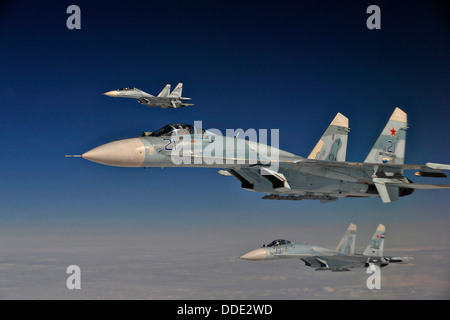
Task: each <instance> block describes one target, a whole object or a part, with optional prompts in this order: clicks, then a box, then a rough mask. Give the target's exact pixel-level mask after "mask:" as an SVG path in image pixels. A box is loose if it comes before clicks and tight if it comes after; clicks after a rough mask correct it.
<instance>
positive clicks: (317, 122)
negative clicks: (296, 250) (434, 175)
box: [0, 1, 450, 225]
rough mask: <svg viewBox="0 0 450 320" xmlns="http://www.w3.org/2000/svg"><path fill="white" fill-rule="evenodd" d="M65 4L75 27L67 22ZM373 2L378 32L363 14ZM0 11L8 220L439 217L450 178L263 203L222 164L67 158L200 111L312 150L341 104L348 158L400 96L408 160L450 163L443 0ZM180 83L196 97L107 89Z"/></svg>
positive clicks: (14, 7)
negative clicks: (363, 193)
mask: <svg viewBox="0 0 450 320" xmlns="http://www.w3.org/2000/svg"><path fill="white" fill-rule="evenodd" d="M71 4H77V5H78V6H79V7H80V8H81V27H82V29H81V30H68V29H67V28H66V19H67V18H68V17H69V15H68V14H66V8H67V7H68V6H69V5H71ZM371 4H377V5H379V6H380V8H381V27H382V29H381V30H368V29H367V28H366V19H367V18H368V16H369V15H368V14H366V8H367V7H368V6H369V5H371ZM0 10H1V12H0V43H1V50H0V66H1V73H0V83H1V86H2V89H1V91H0V92H1V93H0V97H1V108H0V119H1V122H2V125H1V126H0V136H1V138H0V148H1V150H2V157H1V159H0V165H1V168H2V169H1V184H0V192H1V195H2V196H1V198H0V210H1V216H0V219H3V222H2V223H3V224H6V225H7V224H8V223H24V224H36V223H43V224H67V223H85V224H89V223H92V222H93V221H104V222H105V223H118V224H127V223H129V224H141V223H148V224H153V223H157V224H165V225H170V224H171V223H174V221H177V222H176V224H178V225H187V224H202V223H206V224H224V223H227V224H242V223H247V224H251V223H255V222H256V221H258V223H274V222H279V223H284V222H287V223H289V222H295V223H303V222H304V223H317V222H323V221H328V220H329V219H333V220H334V221H339V222H342V223H345V224H346V223H347V222H348V221H349V220H352V221H353V222H358V221H355V220H358V219H359V221H363V222H367V223H370V222H372V220H373V221H375V222H383V223H388V222H389V221H385V220H386V219H388V220H390V221H397V222H398V221H403V220H404V219H405V217H408V219H416V220H427V219H432V218H433V217H430V216H429V211H430V203H432V204H433V213H434V214H435V218H436V219H447V218H446V217H447V213H448V195H449V193H448V191H445V190H444V191H417V192H416V193H415V194H414V195H413V196H411V197H408V198H403V199H401V200H400V201H398V202H397V203H393V204H389V205H382V203H381V201H380V200H379V199H369V200H347V199H344V200H339V201H338V202H336V203H332V204H328V205H322V204H319V203H318V202H287V201H283V202H280V201H272V202H271V201H263V200H261V199H260V198H261V196H262V194H257V193H251V192H247V191H244V190H241V189H240V185H239V183H238V182H237V181H236V180H235V179H233V178H225V177H222V176H220V175H218V174H217V173H216V170H215V169H188V168H173V169H170V168H166V169H164V170H161V169H159V168H152V169H146V170H144V169H137V168H114V167H107V166H102V165H99V164H94V163H91V162H88V161H85V160H83V159H66V158H64V155H65V154H80V153H83V152H85V151H87V150H89V149H91V148H93V147H95V146H98V145H100V144H103V143H106V142H109V141H112V140H117V139H121V138H129V137H134V136H138V135H139V134H140V132H142V131H144V130H145V131H153V130H155V129H158V128H160V127H162V126H163V125H165V124H167V123H172V122H186V123H193V121H195V120H202V121H203V126H204V127H205V128H218V129H220V130H223V131H225V129H227V128H230V129H236V128H243V129H244V130H246V129H248V128H255V129H279V130H280V136H281V137H280V147H281V148H282V149H284V150H287V151H290V152H293V153H296V154H298V155H301V156H307V155H308V154H309V153H310V151H311V149H312V148H313V147H314V145H315V144H316V142H317V140H318V139H319V138H320V136H321V135H322V133H323V131H324V130H325V128H326V127H327V126H328V124H329V122H330V121H331V120H332V119H333V117H334V115H335V114H336V113H337V112H341V113H343V114H344V115H346V116H347V117H348V118H349V119H350V127H351V133H350V137H349V145H348V154H347V159H348V160H349V161H363V160H364V159H365V157H366V155H367V153H368V152H369V150H370V149H371V147H372V145H373V143H374V142H375V140H376V138H377V136H378V135H379V133H380V131H381V129H382V128H383V127H384V125H385V123H386V121H387V119H388V118H389V116H390V114H391V113H392V111H393V110H394V108H395V107H396V106H398V107H401V108H402V109H403V110H405V111H406V112H407V113H408V116H409V119H408V120H409V123H410V124H411V128H410V130H409V131H408V138H407V150H406V152H407V154H406V162H407V163H414V164H416V163H417V164H423V163H425V162H428V161H430V162H441V163H449V162H450V157H449V151H448V146H449V138H448V137H449V126H448V118H449V115H450V112H449V101H450V99H449V98H450V90H449V89H450V88H449V83H450V60H449V57H450V41H449V40H450V37H449V35H450V29H449V24H448V21H449V14H448V13H449V11H448V7H446V6H444V5H441V4H439V3H438V2H428V1H427V2H422V1H395V4H393V2H392V1H297V2H283V1H282V2H280V1H264V2H261V1H127V2H124V1H105V2H101V1H98V2H95V3H94V2H92V1H77V2H73V3H72V2H65V1H54V2H53V3H52V2H45V4H42V3H36V2H33V3H32V2H24V1H11V2H9V3H7V4H2V6H1V7H0ZM178 82H183V83H184V92H183V95H184V96H187V97H192V98H193V102H194V103H195V106H193V107H188V108H184V109H178V110H172V109H169V110H161V109H159V108H145V107H142V106H140V105H139V104H138V103H136V102H135V101H132V100H125V99H113V98H110V97H106V96H103V95H101V94H100V93H102V92H106V91H109V90H113V89H117V88H121V87H124V86H135V87H138V88H141V89H143V90H144V91H147V92H149V93H152V94H157V93H159V91H160V90H161V89H162V88H163V87H164V85H165V84H166V83H171V84H172V86H175V85H176V84H177V83H178ZM409 176H410V178H412V179H413V180H414V181H416V182H419V181H418V178H416V177H414V176H413V174H412V173H410V174H409ZM433 181H434V180H433ZM420 182H428V181H427V180H423V179H422V180H421V181H420ZM439 182H443V183H448V181H439ZM311 213H312V214H311ZM106 218H107V219H106ZM383 219H384V221H380V220H383Z"/></svg>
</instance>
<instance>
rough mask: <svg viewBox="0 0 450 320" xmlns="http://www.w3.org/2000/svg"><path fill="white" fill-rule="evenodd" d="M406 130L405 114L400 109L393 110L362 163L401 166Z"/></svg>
mask: <svg viewBox="0 0 450 320" xmlns="http://www.w3.org/2000/svg"><path fill="white" fill-rule="evenodd" d="M407 129H408V125H407V115H406V113H405V112H404V111H403V110H401V109H400V108H395V110H394V113H392V115H391V117H390V118H389V121H388V123H387V124H386V126H385V127H384V130H383V131H382V132H381V135H380V136H379V137H378V140H377V142H375V145H374V146H373V148H372V150H370V152H369V155H368V156H367V158H366V160H365V161H364V162H368V163H392V164H403V163H404V160H405V144H406V130H407Z"/></svg>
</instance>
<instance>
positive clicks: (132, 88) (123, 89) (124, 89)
mask: <svg viewBox="0 0 450 320" xmlns="http://www.w3.org/2000/svg"><path fill="white" fill-rule="evenodd" d="M135 89H136V88H135V87H125V88H122V89H117V91H129V90H135Z"/></svg>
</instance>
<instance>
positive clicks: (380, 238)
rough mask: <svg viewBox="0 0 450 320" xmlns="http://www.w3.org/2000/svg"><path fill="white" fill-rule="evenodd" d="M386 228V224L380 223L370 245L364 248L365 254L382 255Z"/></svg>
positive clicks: (371, 255)
mask: <svg viewBox="0 0 450 320" xmlns="http://www.w3.org/2000/svg"><path fill="white" fill-rule="evenodd" d="M385 231H386V228H385V226H384V225H382V224H379V225H378V228H377V230H375V233H374V234H373V236H372V239H371V240H370V243H369V245H368V246H367V248H366V250H364V253H363V255H365V256H370V257H381V256H382V255H383V249H384V232H385Z"/></svg>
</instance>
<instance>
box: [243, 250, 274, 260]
mask: <svg viewBox="0 0 450 320" xmlns="http://www.w3.org/2000/svg"><path fill="white" fill-rule="evenodd" d="M266 256H267V254H266V250H264V249H263V248H259V249H256V250H252V251H250V252H247V253H245V254H243V255H242V256H240V257H239V258H241V259H244V260H252V261H260V260H265V259H266Z"/></svg>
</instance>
